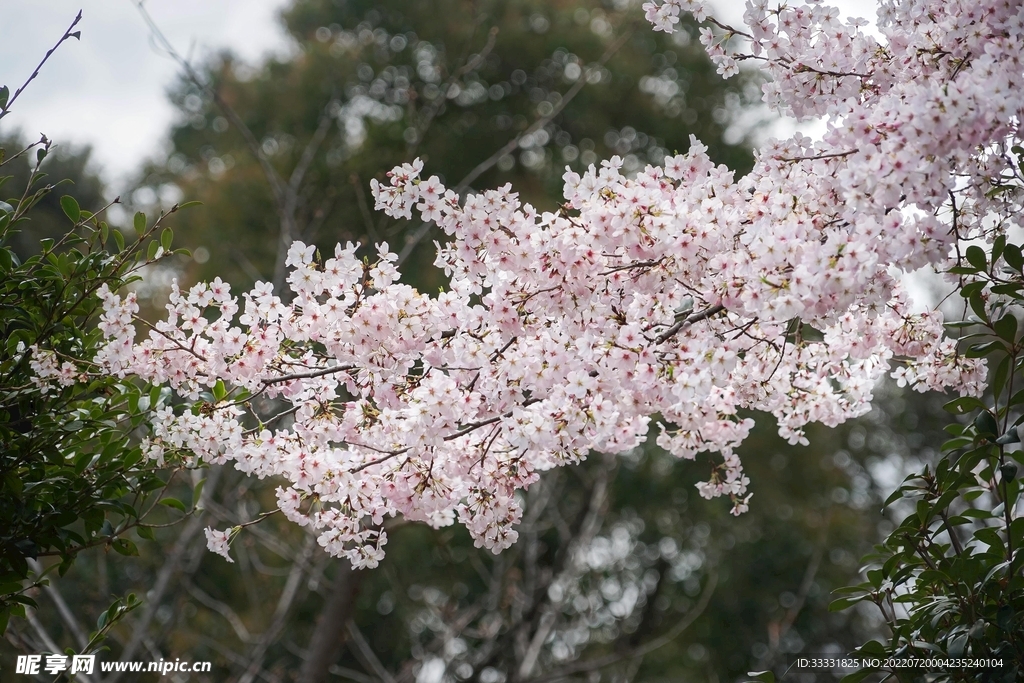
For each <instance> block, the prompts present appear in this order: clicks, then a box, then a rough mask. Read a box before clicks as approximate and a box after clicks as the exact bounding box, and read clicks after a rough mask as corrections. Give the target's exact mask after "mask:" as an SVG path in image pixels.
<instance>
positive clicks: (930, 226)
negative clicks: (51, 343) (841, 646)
mask: <svg viewBox="0 0 1024 683" xmlns="http://www.w3.org/2000/svg"><path fill="white" fill-rule="evenodd" d="M646 10H647V13H648V16H649V18H650V19H651V20H652V22H654V24H655V27H656V28H659V29H662V30H673V29H675V28H677V27H678V24H679V17H680V14H681V13H682V12H684V11H690V12H693V13H694V14H695V16H696V17H697V18H698V19H702V18H704V17H705V16H706V14H707V12H706V10H705V8H704V7H703V5H702V3H701V2H699V0H668V1H667V2H654V3H648V5H647V6H646ZM745 16H746V23H747V26H746V28H745V30H737V29H733V28H730V27H726V26H724V25H722V24H721V23H719V22H717V21H715V20H713V19H711V20H710V23H711V24H712V25H713V26H714V27H715V28H714V29H712V28H706V29H703V35H704V42H705V45H706V46H708V49H709V52H710V54H711V56H712V58H714V59H715V60H716V61H717V62H718V63H719V66H720V68H721V70H722V72H723V73H725V74H727V75H728V74H729V73H732V72H734V71H735V70H736V68H737V64H738V63H739V62H741V61H744V60H756V61H759V62H762V63H763V64H764V65H765V69H766V71H767V74H768V75H769V76H770V77H771V80H770V81H769V82H768V83H767V84H766V85H765V100H766V102H767V103H768V104H770V105H771V106H773V107H775V108H776V109H777V110H778V111H780V112H782V113H786V114H790V115H794V116H796V117H798V118H807V117H812V116H823V117H825V118H826V120H827V123H828V131H827V133H826V135H825V136H824V138H823V139H822V140H821V141H819V142H813V141H811V140H810V139H809V138H807V137H805V136H802V135H799V134H797V135H794V136H793V137H791V138H790V139H788V140H783V141H779V140H775V141H771V142H770V143H768V144H767V145H765V146H764V147H763V148H762V149H760V150H759V151H758V152H757V156H756V163H755V166H754V168H753V170H752V171H751V172H750V173H749V174H747V175H746V176H744V177H743V178H740V179H738V180H737V179H735V178H734V177H733V174H732V172H731V171H729V170H728V169H726V168H725V167H722V166H716V165H715V164H714V163H712V161H711V160H710V158H709V157H708V154H707V149H706V148H705V147H704V146H703V145H702V144H701V143H700V142H699V141H697V140H696V139H692V140H691V145H690V149H689V151H688V152H687V153H686V154H681V155H677V156H674V157H670V158H667V159H666V160H665V162H664V164H663V166H660V167H654V166H650V167H648V168H646V169H645V170H644V171H642V172H640V173H638V174H636V175H635V176H632V177H628V176H626V175H624V174H623V173H622V172H621V161H620V160H619V159H618V158H616V157H613V158H612V159H610V160H608V161H605V162H603V163H602V164H601V167H600V168H595V167H593V166H592V167H590V168H589V169H588V170H587V171H586V172H584V173H582V174H580V173H575V172H572V171H568V172H567V173H566V174H565V176H564V180H565V192H564V197H565V203H564V205H563V206H562V207H561V209H559V210H558V211H555V212H541V211H538V210H537V209H535V208H534V207H532V206H530V205H529V204H524V203H522V202H521V201H520V200H519V198H518V195H517V194H516V193H515V192H514V191H513V189H512V188H511V187H509V186H505V187H502V188H498V189H494V190H489V191H486V192H483V193H480V194H471V195H469V196H467V197H465V198H461V197H459V196H457V195H456V193H455V192H453V191H452V190H449V189H447V188H445V187H444V186H443V184H442V183H441V182H440V181H439V180H438V178H437V177H436V176H430V177H426V178H424V177H423V164H422V163H421V162H419V161H416V162H414V163H412V164H406V165H403V166H401V167H398V168H396V169H394V170H393V171H392V172H391V173H390V174H389V179H390V180H389V181H388V182H387V183H378V182H376V181H374V183H373V186H372V189H373V194H374V197H375V200H376V206H377V208H378V209H380V210H383V211H385V212H386V213H388V214H389V215H391V216H394V217H400V218H411V217H412V216H413V215H414V214H415V215H418V216H419V217H420V218H422V219H423V220H425V221H432V222H434V223H436V224H437V225H438V226H439V227H440V228H441V229H442V230H443V231H444V233H445V234H446V235H447V239H446V241H445V242H444V243H443V244H438V245H437V260H436V265H437V266H438V267H440V268H441V269H443V270H444V272H445V273H446V274H447V276H448V277H449V279H450V288H449V290H448V291H445V292H442V293H441V294H439V295H437V296H429V295H426V294H424V293H421V292H419V291H417V290H415V289H414V288H412V287H409V286H408V285H406V284H403V283H401V282H400V281H399V274H398V272H397V270H396V268H395V265H394V264H395V261H396V259H397V257H396V256H395V254H394V253H392V252H391V251H390V249H389V248H388V245H387V244H382V245H379V246H378V247H377V254H376V256H375V257H374V258H368V259H360V258H358V257H357V255H356V249H357V248H356V246H355V245H352V244H349V245H346V246H344V247H342V246H341V245H338V247H337V248H336V249H335V251H334V253H333V256H330V257H329V258H323V257H322V256H320V255H319V254H318V253H317V251H316V250H315V248H314V247H312V246H307V245H304V244H302V243H295V244H294V245H293V246H292V248H291V250H290V252H289V254H288V261H287V263H288V266H289V267H290V268H291V269H292V270H291V273H290V275H289V278H288V287H289V295H290V296H288V297H286V298H282V297H281V296H280V294H279V293H275V292H274V290H273V288H272V287H271V286H270V285H267V284H264V283H258V284H257V285H256V286H255V287H254V288H253V289H252V290H251V291H249V292H247V293H244V294H243V295H242V297H241V299H239V298H238V297H236V296H234V295H232V293H231V291H230V288H229V287H228V286H227V285H226V284H225V283H223V282H221V281H220V280H215V281H213V282H212V283H200V284H197V285H195V286H194V287H192V288H191V289H189V290H187V291H180V290H179V289H178V288H177V286H175V289H174V291H173V292H172V296H171V299H170V303H169V304H168V307H167V308H168V317H167V318H166V319H165V320H163V321H161V322H159V323H156V324H155V325H152V326H149V327H148V328H147V330H146V335H145V338H144V340H143V341H141V343H135V342H134V340H135V339H136V333H137V329H136V327H137V324H138V323H137V322H136V313H137V305H136V304H135V302H134V300H133V299H132V298H131V295H128V296H126V297H122V296H120V295H119V294H117V293H114V292H110V291H106V290H105V291H103V292H101V296H102V297H103V299H104V307H105V315H104V317H103V320H102V322H101V329H102V330H103V332H104V334H105V335H106V336H107V338H108V340H109V343H108V345H107V347H106V348H105V349H104V350H103V351H102V352H101V354H100V358H98V359H97V362H100V363H102V364H103V365H104V366H105V367H108V368H109V369H110V371H112V372H116V373H118V374H122V375H125V374H130V375H134V376H137V377H140V378H142V379H144V380H145V381H147V382H151V383H154V384H166V385H169V386H170V387H171V388H172V389H173V390H174V391H175V392H177V393H178V394H179V395H180V396H183V397H187V398H189V399H191V400H192V401H193V403H192V408H190V409H186V410H184V411H182V410H180V409H172V408H170V407H162V408H160V409H159V411H158V412H157V413H156V417H155V419H154V423H153V434H152V437H151V440H150V441H149V443H148V451H149V454H150V456H151V457H154V458H161V457H163V456H164V453H165V452H166V451H167V450H168V449H176V450H183V451H186V452H188V453H191V454H193V455H194V456H195V457H198V458H199V459H201V460H203V461H206V462H215V463H219V462H226V461H232V462H233V463H234V464H235V466H236V467H238V468H239V469H241V470H242V471H244V472H247V473H251V474H254V475H256V476H259V477H268V476H274V477H277V478H279V479H281V480H282V481H283V482H284V484H283V485H282V487H281V488H279V489H278V500H279V505H280V509H281V510H282V511H283V513H284V514H285V515H287V516H288V517H289V518H290V519H292V520H294V521H295V522H297V523H299V524H302V525H306V526H310V527H312V528H313V529H315V530H316V532H317V533H318V535H319V540H320V543H321V545H323V546H324V547H325V548H326V549H327V550H328V551H330V552H332V553H334V554H338V555H344V556H346V557H348V558H349V559H350V560H351V561H352V562H353V564H354V565H356V566H374V565H376V564H377V563H378V562H379V561H380V559H381V557H382V554H383V550H382V548H383V546H384V544H385V543H386V540H387V536H386V532H385V530H384V521H385V519H386V518H388V517H390V516H393V515H396V514H401V515H403V516H404V517H405V518H407V519H410V520H419V521H423V522H426V523H428V524H431V525H433V526H438V527H439V526H444V525H448V524H452V523H454V522H455V521H458V522H459V523H461V524H463V525H465V527H466V528H467V529H468V530H469V532H470V533H471V534H472V535H473V537H474V538H475V539H476V542H477V544H478V545H480V546H483V547H486V548H489V549H491V550H494V551H495V552H497V551H499V550H500V549H502V548H505V547H507V546H508V545H509V544H511V543H513V542H514V541H515V539H516V531H515V529H514V526H515V524H516V523H517V521H518V520H519V519H520V517H521V514H522V511H521V508H520V502H519V497H518V496H517V491H518V490H521V489H523V488H525V487H527V486H529V485H530V484H531V483H532V482H534V481H535V480H536V479H537V477H538V476H539V473H540V472H542V471H544V470H547V469H550V468H552V467H556V466H561V465H565V464H570V463H574V462H577V461H578V460H580V459H582V458H584V457H586V456H587V453H588V452H590V451H601V452H608V453H617V452H623V451H626V450H629V449H632V448H635V447H637V446H639V445H640V444H641V443H643V442H644V441H645V439H647V437H648V433H649V431H651V429H652V425H651V424H650V423H651V421H652V419H653V417H654V416H658V421H659V424H658V425H656V431H657V437H656V439H657V443H658V444H659V445H660V446H661V447H663V448H665V449H666V450H668V451H670V452H671V453H673V454H675V455H677V456H678V457H681V458H688V459H696V458H697V457H698V456H701V459H702V461H707V463H708V464H707V466H708V467H709V468H710V472H711V476H710V478H709V479H708V481H706V482H704V483H702V484H700V485H699V490H700V493H701V494H702V495H703V496H705V497H708V498H712V497H715V496H727V497H729V498H730V499H731V501H732V504H733V511H734V512H736V513H740V512H742V511H743V510H745V509H746V507H747V504H748V500H749V497H750V493H749V491H748V484H749V481H748V479H747V477H746V476H745V475H744V473H743V468H742V464H741V462H740V460H739V458H738V456H737V454H736V449H737V447H738V446H739V444H740V443H742V441H743V440H744V439H745V438H746V436H747V435H748V433H749V432H750V429H751V428H752V426H753V421H752V420H751V419H750V418H749V417H745V416H746V415H748V414H749V411H752V410H756V411H764V412H767V413H770V414H772V415H773V416H774V417H775V418H776V420H777V422H778V426H779V432H780V434H781V435H782V436H783V437H785V438H787V439H788V440H789V441H790V442H791V443H794V444H795V443H807V440H806V437H805V435H804V428H805V427H806V425H808V424H809V423H811V422H820V423H823V424H825V425H830V426H832V425H837V424H839V423H841V422H843V421H844V420H847V419H850V418H851V417H854V416H857V415H861V414H863V413H864V412H866V411H867V410H868V409H869V407H870V402H871V399H872V390H873V388H874V387H875V385H876V383H877V382H878V380H879V379H880V378H882V377H884V376H885V375H887V374H890V373H895V376H896V378H897V379H898V381H900V382H901V383H902V384H910V385H912V386H913V387H914V388H915V389H918V390H922V391H923V390H926V389H929V388H930V389H947V388H952V389H955V390H957V391H959V392H961V393H964V394H973V395H977V394H979V393H980V392H981V391H982V389H983V388H984V383H985V378H986V368H985V366H984V364H983V363H982V362H981V361H980V360H978V359H972V358H965V357H964V356H963V355H960V354H958V353H957V349H956V344H955V342H954V341H953V340H950V339H947V338H945V337H944V332H943V320H942V316H941V314H940V313H938V312H934V311H933V312H923V313H922V312H916V311H915V309H914V308H913V307H912V305H911V302H910V301H909V299H908V296H907V294H906V292H905V291H904V289H903V287H902V286H901V284H900V275H901V273H904V272H910V271H913V270H915V269H918V268H921V267H924V266H933V267H937V268H939V269H940V270H946V269H948V267H949V266H950V265H955V263H956V261H955V260H953V259H955V254H957V253H959V250H958V249H957V248H956V247H957V246H958V245H959V244H960V243H961V242H962V241H963V240H968V239H970V240H981V241H984V240H990V239H992V237H993V236H994V235H996V234H999V233H1005V231H1006V230H1007V229H1008V228H1009V227H1011V226H1013V225H1015V224H1016V223H1015V222H1016V220H1017V218H1016V216H1018V215H1020V208H1021V207H1020V206H1019V199H1016V198H1015V197H1019V195H1014V194H1013V193H995V194H993V193H990V192H988V190H989V189H991V187H992V186H993V183H994V182H997V181H998V179H1000V178H1006V177H1007V174H1012V173H1015V172H1016V171H1015V170H1014V166H1013V163H1012V162H1013V160H1012V159H1011V158H1010V157H1008V156H1007V153H1006V151H1005V150H1006V149H1007V148H1008V141H1009V142H1011V143H1012V141H1013V140H1015V139H1016V138H1017V136H1018V132H1019V131H1018V130H1017V126H1018V125H1019V122H1020V121H1021V120H1022V119H1024V117H1022V113H1024V88H1022V87H1021V85H1022V84H1021V82H1020V81H1021V79H1022V77H1024V68H1022V66H1021V61H1020V50H1019V45H1020V44H1021V38H1022V21H1024V9H1022V8H1021V6H1020V5H1019V3H1015V2H1009V1H1007V0H999V1H996V0H973V1H971V2H967V1H966V0H964V1H961V2H956V1H953V2H949V1H943V2H938V1H937V0H906V1H905V2H895V1H888V2H884V3H883V4H882V8H881V11H880V14H879V28H880V30H881V32H882V35H883V39H884V42H879V41H878V40H877V39H876V38H874V37H872V36H870V35H869V34H867V33H866V32H865V31H864V30H863V22H858V21H848V22H846V23H841V22H840V21H839V20H838V13H837V12H836V11H835V10H833V9H831V8H828V7H825V6H824V5H822V4H819V3H811V4H808V5H795V4H789V3H787V4H782V3H779V4H776V5H773V4H772V3H770V2H768V1H767V0H755V1H753V2H749V3H748V5H747V12H746V15H745ZM740 50H746V52H741V51H740ZM203 392H211V393H209V394H206V393H203ZM210 396H212V400H211V399H210V398H209V397H210ZM271 410H273V411H275V412H272V413H271V412H268V411H271ZM210 540H211V544H212V545H214V546H215V548H216V550H217V551H218V552H222V553H224V554H226V553H227V542H228V536H226V535H224V534H223V533H217V534H214V535H211V536H210Z"/></svg>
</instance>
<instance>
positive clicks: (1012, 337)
mask: <svg viewBox="0 0 1024 683" xmlns="http://www.w3.org/2000/svg"><path fill="white" fill-rule="evenodd" d="M992 327H993V328H994V329H995V331H996V334H997V335H999V338H1000V339H1002V340H1004V341H1005V342H1006V343H1007V344H1010V345H1011V346H1012V345H1013V343H1014V342H1015V341H1016V340H1017V317H1016V316H1015V315H1013V314H1012V313H1008V314H1006V315H1004V316H1003V317H1002V318H1000V319H999V320H997V321H995V322H994V323H993V324H992Z"/></svg>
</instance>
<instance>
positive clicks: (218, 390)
mask: <svg viewBox="0 0 1024 683" xmlns="http://www.w3.org/2000/svg"><path fill="white" fill-rule="evenodd" d="M227 395H228V389H227V387H226V386H224V380H222V379H219V380H217V383H216V384H214V385H213V397H214V398H215V399H216V400H217V401H223V400H224V397H225V396H227Z"/></svg>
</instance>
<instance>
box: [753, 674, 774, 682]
mask: <svg viewBox="0 0 1024 683" xmlns="http://www.w3.org/2000/svg"><path fill="white" fill-rule="evenodd" d="M747 675H748V676H750V679H751V680H752V681H760V683H775V674H774V673H772V672H771V671H748V672H747Z"/></svg>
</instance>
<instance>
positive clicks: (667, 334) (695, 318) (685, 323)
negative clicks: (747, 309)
mask: <svg viewBox="0 0 1024 683" xmlns="http://www.w3.org/2000/svg"><path fill="white" fill-rule="evenodd" d="M724 310H725V306H722V305H721V304H719V305H718V306H712V307H711V308H708V309H705V310H703V311H701V312H700V313H694V314H693V315H688V316H686V317H685V318H683V319H682V320H680V321H678V322H677V323H676V324H674V325H672V327H670V328H668V329H667V330H665V331H664V332H662V333H661V334H659V335H658V337H657V338H656V339H655V342H656V343H658V344H661V343H662V342H664V341H666V340H668V339H669V338H671V337H672V336H674V335H675V334H677V333H678V332H679V331H680V330H685V329H686V328H687V327H690V326H691V325H693V324H694V323H698V322H700V321H701V320H707V319H708V318H710V317H711V316H713V315H715V314H717V313H721V312H722V311H724Z"/></svg>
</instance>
